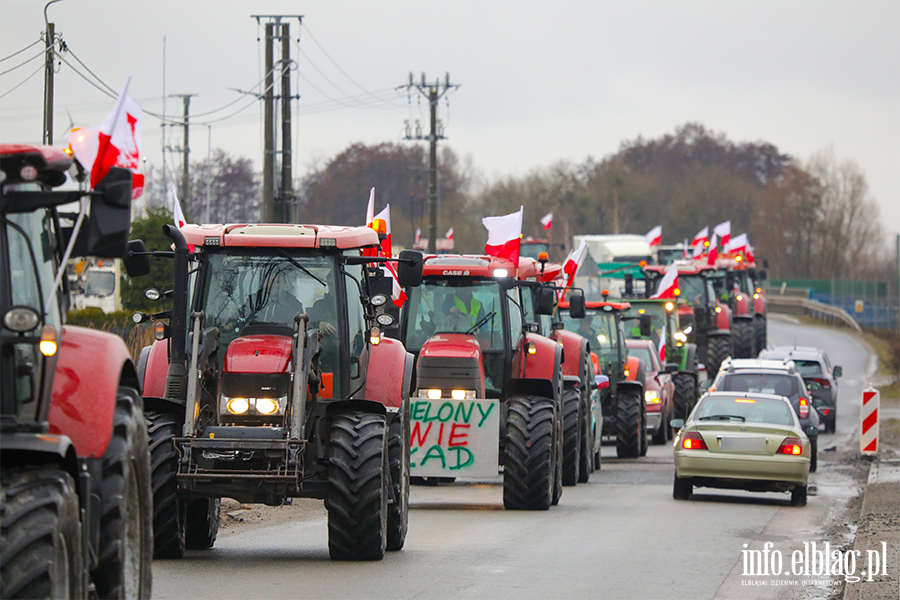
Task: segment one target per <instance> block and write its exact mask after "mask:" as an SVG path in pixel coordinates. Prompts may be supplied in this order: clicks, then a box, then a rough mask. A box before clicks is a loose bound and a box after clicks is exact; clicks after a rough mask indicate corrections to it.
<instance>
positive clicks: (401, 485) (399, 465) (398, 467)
mask: <svg viewBox="0 0 900 600" xmlns="http://www.w3.org/2000/svg"><path fill="white" fill-rule="evenodd" d="M407 417H408V416H403V415H400V414H396V415H394V416H393V418H392V419H391V424H390V425H389V426H388V466H389V469H390V473H391V487H390V490H391V500H392V501H391V503H390V505H389V506H388V522H387V549H388V550H391V551H394V550H402V549H403V544H404V543H406V531H407V529H408V528H409V419H408V418H407Z"/></svg>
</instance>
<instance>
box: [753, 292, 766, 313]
mask: <svg viewBox="0 0 900 600" xmlns="http://www.w3.org/2000/svg"><path fill="white" fill-rule="evenodd" d="M756 295H757V296H759V297H758V298H754V299H753V312H755V313H756V314H757V315H762V316H765V314H766V297H765V296H764V295H762V294H756Z"/></svg>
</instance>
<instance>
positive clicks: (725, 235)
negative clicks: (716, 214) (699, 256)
mask: <svg viewBox="0 0 900 600" xmlns="http://www.w3.org/2000/svg"><path fill="white" fill-rule="evenodd" d="M713 233H714V234H716V235H718V236H719V238H720V239H721V240H722V249H726V248H728V241H729V240H730V239H731V221H723V222H721V223H719V224H718V225H716V226H715V227H714V228H713ZM710 245H712V244H710Z"/></svg>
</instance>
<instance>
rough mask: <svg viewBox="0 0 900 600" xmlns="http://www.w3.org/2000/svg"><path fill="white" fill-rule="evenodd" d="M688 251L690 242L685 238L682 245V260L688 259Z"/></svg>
mask: <svg viewBox="0 0 900 600" xmlns="http://www.w3.org/2000/svg"><path fill="white" fill-rule="evenodd" d="M687 249H688V241H687V238H684V243H683V244H681V258H685V259H686V258H687Z"/></svg>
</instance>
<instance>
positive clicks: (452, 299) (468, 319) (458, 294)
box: [441, 286, 485, 331]
mask: <svg viewBox="0 0 900 600" xmlns="http://www.w3.org/2000/svg"><path fill="white" fill-rule="evenodd" d="M441 312H442V313H443V314H445V315H448V318H447V325H448V327H449V328H450V329H451V330H452V331H466V330H468V329H471V328H472V327H473V326H475V325H477V324H478V322H479V321H480V320H481V319H483V318H484V314H485V313H484V307H483V306H482V305H481V301H480V300H479V299H478V298H476V297H475V296H474V295H472V288H470V287H468V286H462V287H458V288H455V289H454V292H453V294H450V295H448V296H447V297H446V298H444V303H443V304H442V305H441Z"/></svg>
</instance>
